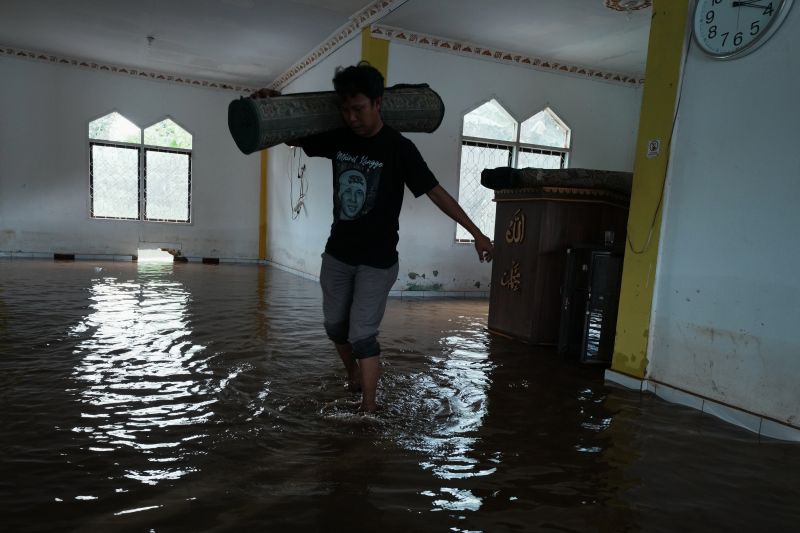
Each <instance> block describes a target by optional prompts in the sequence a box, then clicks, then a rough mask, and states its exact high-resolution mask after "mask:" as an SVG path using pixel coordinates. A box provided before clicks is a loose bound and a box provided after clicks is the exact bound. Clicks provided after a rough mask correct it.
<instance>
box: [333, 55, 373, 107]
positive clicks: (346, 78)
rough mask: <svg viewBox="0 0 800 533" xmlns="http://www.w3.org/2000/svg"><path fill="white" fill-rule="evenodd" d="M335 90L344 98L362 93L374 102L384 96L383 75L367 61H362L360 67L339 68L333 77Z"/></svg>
mask: <svg viewBox="0 0 800 533" xmlns="http://www.w3.org/2000/svg"><path fill="white" fill-rule="evenodd" d="M333 88H334V89H335V90H336V94H338V95H339V96H340V97H342V98H344V97H348V96H355V95H357V94H358V93H361V94H363V95H364V96H366V97H367V98H369V99H370V100H372V101H373V102H374V101H375V99H376V98H378V97H379V96H383V75H382V74H381V73H380V71H379V70H378V69H376V68H375V67H373V66H372V65H370V64H369V63H367V62H366V61H361V62H360V63H359V64H358V65H353V66H349V67H347V68H341V67H340V68H338V69H337V70H336V75H335V76H334V77H333Z"/></svg>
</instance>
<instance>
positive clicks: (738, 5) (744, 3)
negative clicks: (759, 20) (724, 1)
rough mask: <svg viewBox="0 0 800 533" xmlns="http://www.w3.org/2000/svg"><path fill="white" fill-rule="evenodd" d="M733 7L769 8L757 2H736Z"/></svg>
mask: <svg viewBox="0 0 800 533" xmlns="http://www.w3.org/2000/svg"><path fill="white" fill-rule="evenodd" d="M733 7H757V8H758V9H767V7H768V6H765V5H761V4H756V3H755V2H752V1H750V2H746V1H743V2H734V3H733Z"/></svg>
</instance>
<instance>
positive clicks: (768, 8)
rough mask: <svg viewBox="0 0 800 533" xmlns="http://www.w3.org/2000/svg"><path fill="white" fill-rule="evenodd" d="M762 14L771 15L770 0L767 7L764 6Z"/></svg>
mask: <svg viewBox="0 0 800 533" xmlns="http://www.w3.org/2000/svg"><path fill="white" fill-rule="evenodd" d="M764 15H769V16H772V2H770V3H769V4H768V5H767V7H765V8H764Z"/></svg>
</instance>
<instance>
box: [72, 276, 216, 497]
mask: <svg viewBox="0 0 800 533" xmlns="http://www.w3.org/2000/svg"><path fill="white" fill-rule="evenodd" d="M172 268H173V265H172V264H154V263H140V264H139V266H138V272H137V274H138V275H137V278H136V279H135V280H118V279H117V278H114V277H102V278H96V279H93V280H92V286H91V288H90V295H89V300H90V302H91V303H90V305H89V309H90V312H89V314H88V315H87V316H86V318H84V319H83V320H81V321H80V322H79V323H78V324H77V325H76V326H74V327H73V328H72V330H71V333H72V334H73V335H74V336H78V337H81V338H83V339H84V340H83V341H81V342H80V343H79V344H78V345H77V346H76V347H75V349H74V351H73V353H74V354H75V355H76V357H77V359H78V363H77V365H76V367H75V371H74V373H73V376H74V377H75V380H76V382H77V388H76V392H77V394H78V396H79V398H80V402H81V404H82V405H83V407H82V411H81V417H82V420H81V424H80V425H79V426H76V427H74V428H73V431H75V432H78V433H86V434H87V435H88V436H89V437H90V438H91V439H92V441H93V445H92V446H90V447H89V450H91V451H93V452H99V453H104V452H114V451H115V450H117V449H119V448H120V447H129V448H132V449H135V450H138V451H139V452H141V453H142V454H143V455H145V456H147V461H148V463H149V464H151V465H152V468H146V469H129V470H127V471H125V473H124V476H125V477H126V478H129V479H134V480H137V481H140V482H143V483H147V484H153V485H154V484H156V483H157V482H158V481H163V480H168V479H169V480H175V479H179V478H180V477H182V476H183V475H185V474H186V473H188V472H190V471H193V470H194V469H193V468H192V467H190V466H182V465H181V463H184V462H185V461H184V459H185V455H186V454H187V450H186V449H184V448H183V446H182V443H184V442H187V441H191V440H194V439H200V438H202V437H203V435H202V434H201V433H195V432H189V434H188V435H187V434H184V435H176V434H175V433H174V432H171V433H167V432H166V431H164V430H165V428H174V427H176V426H184V427H187V428H190V427H192V426H196V427H198V428H200V427H202V425H203V423H204V422H207V421H208V420H209V419H210V418H211V416H212V411H211V406H212V405H213V404H214V403H215V402H216V399H215V397H214V396H213V395H212V394H210V391H209V390H208V387H209V384H208V380H209V377H208V367H207V364H206V360H205V359H204V358H203V357H201V356H202V352H203V350H204V347H203V346H200V345H197V344H194V343H193V341H192V337H191V336H192V331H191V329H190V327H189V320H188V309H187V304H188V301H189V297H190V296H189V294H188V292H187V291H186V290H185V289H184V287H183V285H182V284H181V283H179V282H176V281H174V280H172V279H171V276H170V275H171V273H172Z"/></svg>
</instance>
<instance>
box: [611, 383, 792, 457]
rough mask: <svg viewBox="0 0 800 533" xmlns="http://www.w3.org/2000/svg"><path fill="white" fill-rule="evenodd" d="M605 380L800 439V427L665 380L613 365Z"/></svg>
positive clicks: (780, 437) (755, 429) (743, 425)
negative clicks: (641, 376)
mask: <svg viewBox="0 0 800 533" xmlns="http://www.w3.org/2000/svg"><path fill="white" fill-rule="evenodd" d="M605 380H606V382H610V383H612V384H615V385H620V386H622V387H625V388H627V389H632V390H638V391H640V392H647V393H651V394H655V395H656V396H658V397H659V398H661V399H663V400H665V401H668V402H670V403H675V404H679V405H684V406H686V407H691V408H692V409H696V410H698V411H700V412H702V413H704V414H708V415H711V416H714V417H716V418H719V419H720V420H723V421H725V422H728V423H729V424H734V425H736V426H739V427H741V428H744V429H747V430H749V431H751V432H753V433H756V434H757V435H759V436H762V437H769V438H772V439H777V440H785V441H791V442H800V428H796V427H794V426H790V425H788V424H783V423H781V422H778V421H775V420H772V419H770V418H766V417H763V416H758V415H756V414H753V413H749V412H747V411H745V410H743V409H739V408H736V407H733V406H730V405H723V404H721V403H719V402H715V401H713V400H711V399H708V398H704V397H703V396H701V395H699V394H694V393H692V392H689V391H685V390H681V389H677V388H675V387H671V386H669V385H667V384H665V383H659V382H656V381H652V380H647V379H638V378H635V377H633V376H628V375H627V374H623V373H621V372H616V371H614V370H611V369H608V370H606V372H605Z"/></svg>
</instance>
